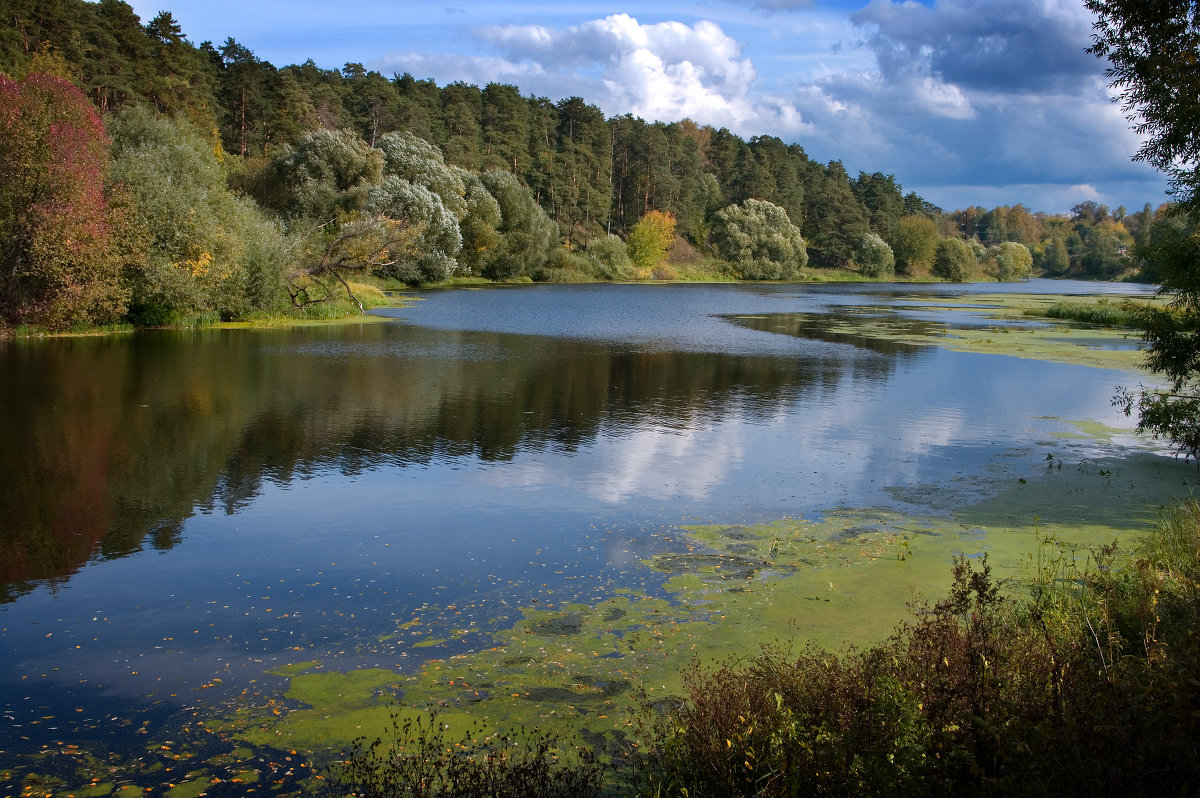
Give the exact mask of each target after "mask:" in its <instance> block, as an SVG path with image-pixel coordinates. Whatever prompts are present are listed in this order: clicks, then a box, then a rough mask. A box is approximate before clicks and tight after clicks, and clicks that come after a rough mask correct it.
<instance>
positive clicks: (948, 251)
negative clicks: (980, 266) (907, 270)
mask: <svg viewBox="0 0 1200 798" xmlns="http://www.w3.org/2000/svg"><path fill="white" fill-rule="evenodd" d="M974 266H975V253H974V252H972V251H971V247H970V246H969V245H968V244H967V242H965V241H963V240H962V239H961V238H943V239H942V240H941V241H939V242H938V245H937V251H936V253H935V254H934V256H933V274H934V276H935V277H940V278H941V279H943V280H950V281H952V282H956V283H961V282H962V281H964V280H966V279H967V278H968V277H969V276H970V275H971V269H972V268H973V267H974Z"/></svg>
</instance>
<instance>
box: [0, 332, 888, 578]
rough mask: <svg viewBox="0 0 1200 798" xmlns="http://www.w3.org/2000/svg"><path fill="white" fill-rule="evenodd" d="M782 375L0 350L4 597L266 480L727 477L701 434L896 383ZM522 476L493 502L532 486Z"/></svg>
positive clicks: (346, 354) (639, 356)
mask: <svg viewBox="0 0 1200 798" xmlns="http://www.w3.org/2000/svg"><path fill="white" fill-rule="evenodd" d="M797 354H798V356H797V357H791V358H780V357H773V356H763V355H759V356H747V355H740V356H735V355H730V354H723V353H706V352H673V353H667V352H661V351H660V352H647V351H637V350H633V351H630V350H628V349H624V348H621V347H618V346H614V345H612V344H607V343H598V342H593V341H587V340H572V339H547V338H543V337H534V336H521V335H510V334H503V333H493V332H464V331H437V330H430V329H426V328H417V327H406V326H397V325H386V324H369V325H362V326H355V327H350V328H346V327H340V328H316V329H305V330H290V331H252V332H243V331H224V332H222V331H206V332H197V333H183V334H181V333H174V332H149V333H143V334H138V335H135V336H131V337H128V338H82V339H63V340H53V341H44V342H36V343H21V344H12V345H9V346H8V347H7V348H6V349H5V350H4V352H3V357H0V370H2V381H3V383H4V384H5V385H6V386H8V387H7V388H6V390H5V391H4V392H3V395H2V396H0V413H2V414H3V415H2V417H3V418H4V419H5V424H4V426H3V430H2V434H3V436H4V439H3V446H2V447H0V458H2V459H0V462H2V464H3V468H4V472H5V473H6V474H10V475H11V478H10V479H9V480H7V481H6V482H5V484H4V485H3V486H2V487H0V492H2V496H0V498H2V501H0V581H2V582H3V583H4V588H3V598H4V599H5V600H8V601H11V600H13V599H14V598H15V597H16V596H18V595H19V594H21V593H23V592H25V591H27V590H29V589H30V588H31V587H32V586H33V585H34V584H35V583H37V582H38V581H46V582H48V583H50V584H51V585H53V584H55V583H56V582H57V581H58V580H61V579H63V578H65V577H67V576H69V575H70V574H71V573H73V572H75V571H76V570H77V569H78V568H79V567H80V566H81V565H83V564H84V563H86V562H87V561H88V560H89V559H92V558H93V557H96V558H100V559H112V558H115V557H121V556H124V555H127V554H130V553H132V552H136V551H139V550H141V549H142V548H143V546H152V547H154V548H158V549H168V548H171V547H172V546H175V545H176V544H178V543H179V541H180V539H181V528H182V525H183V523H184V521H185V519H187V518H189V517H190V516H192V515H193V514H194V513H195V512H197V511H201V512H205V511H208V512H211V511H214V510H216V511H219V512H221V513H224V514H226V515H233V514H236V513H238V512H239V511H242V510H244V509H245V508H246V507H247V506H248V505H249V504H250V503H251V502H252V501H253V500H254V498H255V497H256V496H258V495H259V494H260V492H261V489H262V486H263V483H264V481H270V482H273V483H276V484H280V485H286V484H289V483H291V482H293V481H295V480H298V479H299V480H308V479H313V478H314V477H316V476H318V475H320V474H323V473H325V472H329V471H333V472H337V473H341V474H344V475H351V476H352V475H357V474H361V473H363V472H365V471H369V470H371V469H378V468H381V467H385V466H394V467H400V468H404V467H409V466H414V465H427V464H430V463H432V462H446V461H454V460H463V461H467V460H478V461H481V462H483V463H488V462H512V461H513V460H514V459H516V458H517V456H518V453H520V452H537V451H554V452H565V453H570V452H574V451H577V450H579V449H580V448H581V447H584V446H587V445H589V444H591V443H593V442H595V441H596V440H597V438H607V439H610V440H611V441H612V442H613V444H614V445H615V446H616V447H618V448H624V449H629V450H630V451H633V452H636V453H637V458H640V460H641V461H642V462H645V463H650V462H659V461H660V460H661V458H662V456H664V455H665V456H667V457H668V458H674V459H676V460H680V459H681V458H691V457H694V456H696V452H695V449H694V447H693V448H689V445H688V443H689V442H691V443H693V444H697V445H698V446H701V447H702V448H704V449H705V450H706V452H707V455H708V459H709V460H710V461H711V462H713V463H718V462H723V461H725V460H728V459H729V458H730V457H738V456H740V452H738V450H737V444H736V443H729V442H725V443H722V442H719V441H713V440H710V439H708V438H704V437H703V433H701V432H700V431H703V430H709V429H711V428H713V427H714V426H715V425H717V424H718V422H720V421H721V420H722V419H724V418H726V417H728V416H731V415H732V416H736V417H737V418H739V419H742V420H743V422H744V423H756V421H763V420H765V419H767V418H769V417H770V415H771V414H772V413H774V412H776V411H777V409H778V408H779V407H780V406H781V405H785V404H787V403H788V402H791V401H794V400H795V398H796V397H797V396H798V395H800V394H802V393H803V392H805V391H808V390H810V389H812V388H814V387H816V386H821V387H822V389H823V390H829V389H830V387H831V386H833V385H836V383H837V382H838V381H840V380H841V379H842V378H843V377H844V376H845V375H846V374H847V373H849V371H850V370H852V371H853V373H854V376H855V378H856V379H862V378H870V377H871V376H872V375H874V376H876V377H881V378H882V377H883V376H884V375H886V374H887V373H889V372H890V371H891V370H892V369H894V368H895V365H896V363H895V361H894V360H893V359H890V358H879V357H872V358H845V357H839V358H836V359H835V358H833V357H830V356H828V354H821V353H815V354H814V353H802V352H797ZM697 435H700V438H697ZM730 447H732V448H730ZM726 449H728V450H729V451H724V450H726ZM611 452H612V450H611V448H610V450H609V454H611ZM635 466H636V463H633V462H623V463H622V464H620V465H619V466H618V465H616V464H613V463H610V462H606V461H603V460H602V462H601V464H600V465H599V467H597V468H596V478H595V481H594V484H593V485H592V486H591V490H593V491H594V492H595V493H596V495H600V496H609V497H613V498H614V499H615V497H619V496H625V495H627V494H628V492H629V486H630V485H634V484H638V483H640V482H642V481H644V479H645V475H644V474H641V473H638V469H637V468H636V467H635ZM530 467H531V466H526V467H525V468H524V470H521V469H511V470H508V471H505V472H503V473H502V474H501V475H499V476H497V478H496V484H497V485H501V486H503V485H505V484H512V483H513V482H514V481H519V480H528V479H531V478H532V477H531V476H530V473H529V468H530ZM532 467H536V466H532ZM704 470H705V469H704V468H703V467H701V468H698V469H695V470H692V469H685V470H682V471H680V470H678V469H677V470H676V472H675V473H672V474H669V475H667V476H665V477H664V481H663V483H662V484H665V485H668V486H670V485H674V486H675V488H673V489H681V490H684V491H687V490H693V491H702V490H703V489H704V486H706V485H709V484H711V483H713V482H715V481H717V480H719V479H720V473H724V472H721V469H719V468H718V469H717V472H718V473H714V474H711V475H709V476H707V477H705V476H703V474H704ZM622 485H625V486H626V487H621V486H622Z"/></svg>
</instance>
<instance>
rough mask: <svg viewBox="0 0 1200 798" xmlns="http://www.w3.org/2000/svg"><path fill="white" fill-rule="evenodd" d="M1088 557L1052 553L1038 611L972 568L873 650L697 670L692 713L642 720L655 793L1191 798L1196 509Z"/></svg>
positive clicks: (782, 655)
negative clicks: (1163, 797) (1129, 543)
mask: <svg viewBox="0 0 1200 798" xmlns="http://www.w3.org/2000/svg"><path fill="white" fill-rule="evenodd" d="M1056 551H1057V552H1058V553H1056ZM1042 555H1048V556H1042ZM1093 555H1094V558H1095V562H1096V567H1095V568H1094V569H1092V570H1091V571H1089V572H1080V571H1079V570H1078V569H1076V567H1075V552H1073V551H1072V552H1069V553H1065V554H1064V553H1062V552H1061V550H1056V549H1055V548H1054V542H1053V541H1047V540H1043V541H1041V549H1040V550H1039V558H1038V562H1039V568H1038V570H1037V572H1036V573H1035V574H1034V588H1035V590H1034V591H1033V594H1032V596H1031V597H1030V598H1028V599H1026V600H1017V599H1016V598H1013V597H1006V596H1005V595H1004V594H1003V593H1001V591H1000V589H999V586H998V585H997V584H996V583H995V582H994V581H993V580H992V578H991V574H990V569H989V568H988V565H987V561H986V558H984V560H983V561H982V562H981V564H980V567H978V568H974V567H972V566H971V564H970V562H969V561H968V560H966V559H965V558H960V559H957V560H956V561H955V564H954V571H953V581H952V585H951V588H950V591H949V594H948V595H947V596H946V598H944V599H943V600H941V601H939V602H937V603H936V604H934V605H933V606H932V607H930V606H928V605H925V606H923V607H921V613H920V614H919V615H918V617H917V619H916V620H915V621H913V622H911V623H909V624H906V625H904V626H902V627H900V628H899V629H898V630H897V631H896V633H895V634H894V635H893V636H892V637H891V638H890V639H889V640H887V641H886V642H884V643H882V644H879V645H877V646H874V647H872V648H870V649H867V650H861V651H860V650H851V651H849V652H846V653H844V654H833V653H830V652H827V651H824V650H822V649H820V648H818V647H816V646H812V645H810V646H808V647H806V648H804V649H803V650H802V651H801V652H800V653H799V654H798V655H796V654H792V653H791V652H790V651H789V650H787V649H784V648H779V647H776V648H769V649H766V650H764V652H763V653H762V654H760V655H759V656H758V657H756V658H754V659H753V660H751V661H750V662H748V663H746V664H739V663H726V664H724V665H720V666H717V667H715V668H705V667H701V666H699V665H693V666H692V668H691V669H690V670H689V671H688V672H687V673H686V674H685V678H684V695H683V697H682V698H681V699H680V700H679V701H678V702H677V703H674V704H666V702H661V703H660V704H659V705H657V706H656V707H655V706H647V707H646V715H645V717H646V718H647V720H646V721H645V724H646V728H645V732H646V734H645V738H644V739H645V743H646V745H644V746H643V750H642V752H641V753H640V754H639V755H638V756H637V757H636V758H635V759H634V764H635V769H636V777H637V778H636V781H637V784H638V786H639V789H640V791H641V793H642V794H643V795H655V796H668V795H678V796H684V795H686V796H690V797H691V798H701V796H749V795H754V796H783V795H931V796H932V795H954V794H970V795H1013V794H1055V795H1081V796H1083V795H1095V794H1109V795H1121V794H1143V795H1156V794H1172V793H1179V794H1190V793H1191V792H1193V791H1194V790H1195V786H1196V784H1198V783H1200V757H1198V756H1197V740H1200V716H1197V714H1196V712H1195V707H1196V706H1198V705H1200V636H1198V635H1197V634H1196V632H1197V626H1198V624H1200V504H1198V503H1197V502H1196V501H1195V500H1192V501H1189V502H1187V503H1185V504H1183V505H1182V506H1180V507H1179V508H1177V509H1175V510H1174V511H1172V512H1171V513H1169V514H1167V515H1166V516H1165V517H1164V519H1163V521H1162V522H1161V523H1160V525H1159V526H1158V528H1157V529H1156V530H1155V531H1154V532H1153V533H1152V534H1150V535H1149V536H1148V537H1147V539H1146V540H1145V541H1144V542H1142V543H1141V544H1140V545H1139V546H1138V547H1137V548H1136V549H1134V550H1133V551H1132V552H1130V553H1129V554H1128V555H1127V556H1126V557H1124V558H1118V557H1117V555H1116V548H1115V546H1112V547H1106V548H1105V549H1102V550H1100V551H1098V552H1094V553H1093ZM664 706H666V708H665V709H663V707H664Z"/></svg>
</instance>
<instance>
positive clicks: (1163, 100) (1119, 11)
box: [1084, 0, 1200, 221]
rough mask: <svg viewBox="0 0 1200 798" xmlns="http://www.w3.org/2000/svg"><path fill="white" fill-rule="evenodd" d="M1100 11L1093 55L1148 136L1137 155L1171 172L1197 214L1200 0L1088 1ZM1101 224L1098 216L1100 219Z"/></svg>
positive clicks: (1199, 183)
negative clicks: (1102, 62) (1101, 60)
mask: <svg viewBox="0 0 1200 798" xmlns="http://www.w3.org/2000/svg"><path fill="white" fill-rule="evenodd" d="M1084 5H1085V6H1086V7H1087V8H1088V10H1090V11H1092V12H1093V13H1095V14H1096V15H1097V20H1096V22H1095V24H1094V25H1093V29H1094V31H1095V33H1093V34H1092V46H1091V47H1090V48H1088V52H1090V53H1092V54H1093V55H1096V56H1098V57H1100V58H1107V59H1108V62H1109V64H1110V66H1109V68H1108V70H1107V71H1106V72H1105V74H1106V75H1107V76H1108V77H1109V79H1110V81H1111V82H1110V84H1109V85H1110V86H1111V88H1113V89H1114V90H1116V92H1117V96H1118V99H1119V100H1120V101H1121V103H1122V105H1123V107H1124V109H1125V112H1126V113H1127V114H1128V117H1129V119H1130V121H1131V122H1133V129H1134V131H1135V132H1137V133H1138V134H1139V135H1140V136H1143V137H1145V141H1144V143H1143V144H1142V146H1141V148H1140V149H1138V151H1137V154H1136V155H1135V156H1134V160H1137V161H1145V162H1146V163H1148V164H1150V165H1151V166H1153V167H1155V168H1156V169H1159V170H1161V171H1163V172H1166V173H1167V174H1168V175H1170V176H1171V180H1172V186H1173V191H1174V193H1175V195H1176V197H1177V198H1178V199H1179V200H1180V201H1181V202H1183V203H1184V205H1185V206H1186V207H1187V209H1188V210H1189V211H1190V212H1197V211H1200V159H1198V157H1197V156H1200V103H1198V102H1197V101H1196V97H1200V72H1197V70H1196V63H1197V59H1198V58H1200V4H1198V3H1197V2H1196V0H1155V1H1154V2H1146V0H1084ZM1098 221H1099V220H1098Z"/></svg>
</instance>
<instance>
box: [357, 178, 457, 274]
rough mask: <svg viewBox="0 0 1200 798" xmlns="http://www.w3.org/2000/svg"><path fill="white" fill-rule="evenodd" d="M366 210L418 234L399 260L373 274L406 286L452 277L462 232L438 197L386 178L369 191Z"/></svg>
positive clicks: (382, 264) (380, 266) (383, 264)
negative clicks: (413, 229)
mask: <svg viewBox="0 0 1200 798" xmlns="http://www.w3.org/2000/svg"><path fill="white" fill-rule="evenodd" d="M366 209H367V211H368V213H370V214H371V215H373V216H378V217H383V218H384V219H387V220H388V221H389V222H393V223H403V224H406V225H409V226H411V227H413V228H415V230H416V231H418V232H417V235H416V236H413V237H414V238H415V239H416V240H415V244H414V246H413V247H411V248H410V249H409V250H407V251H406V252H405V253H404V255H403V256H402V257H391V258H385V260H384V261H380V263H379V264H378V265H377V267H376V272H377V273H379V274H380V275H381V276H383V277H392V278H395V279H397V280H403V281H404V282H406V283H422V282H424V283H437V282H441V281H443V280H446V279H449V278H450V277H451V276H453V275H454V272H455V270H456V269H457V268H458V262H457V261H456V260H455V257H456V256H457V255H458V253H459V250H461V249H462V231H461V230H460V229H459V227H458V217H456V216H455V215H454V214H453V213H451V212H450V211H449V210H448V209H447V208H446V206H445V205H444V204H443V203H442V199H441V197H439V196H438V195H437V194H434V193H433V192H432V191H430V190H429V189H427V188H425V187H424V186H420V185H417V184H416V183H410V182H409V181H407V180H404V179H403V178H399V177H396V176H394V175H389V176H388V177H386V178H384V181H383V182H382V183H380V184H379V185H378V186H375V187H374V188H372V189H371V191H370V193H369V194H368V197H367V204H366ZM409 235H412V234H409ZM385 261H386V262H385Z"/></svg>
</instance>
